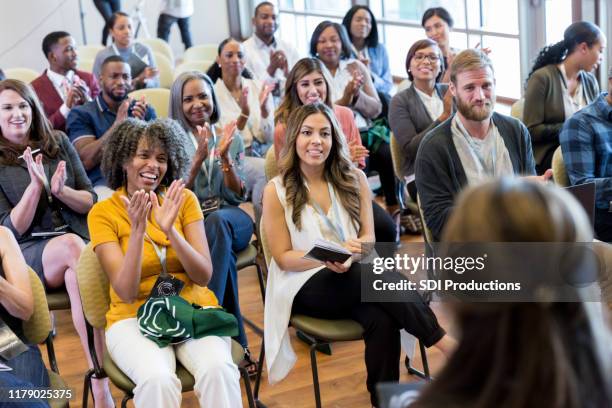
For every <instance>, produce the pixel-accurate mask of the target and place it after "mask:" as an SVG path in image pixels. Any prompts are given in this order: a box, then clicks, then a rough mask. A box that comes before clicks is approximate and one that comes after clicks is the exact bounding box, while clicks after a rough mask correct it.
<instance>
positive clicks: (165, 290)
mask: <svg viewBox="0 0 612 408" xmlns="http://www.w3.org/2000/svg"><path fill="white" fill-rule="evenodd" d="M183 286H185V282H183V281H182V280H180V279H177V278H175V277H174V276H164V277H162V276H160V277H158V278H157V281H155V285H154V286H153V289H152V290H151V294H150V295H149V297H167V296H178V295H179V293H181V290H183Z"/></svg>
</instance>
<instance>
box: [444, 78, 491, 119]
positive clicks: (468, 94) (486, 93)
mask: <svg viewBox="0 0 612 408" xmlns="http://www.w3.org/2000/svg"><path fill="white" fill-rule="evenodd" d="M449 89H450V90H451V92H452V93H453V96H454V97H455V101H456V102H457V110H458V111H459V113H460V114H461V115H463V116H464V117H465V118H466V119H468V120H473V121H477V122H482V121H485V120H488V119H489V118H490V117H491V115H492V114H493V108H494V107H495V79H494V78H493V71H491V68H489V67H488V66H487V67H484V68H478V69H472V70H466V71H463V72H459V73H457V78H456V80H455V82H451V84H450V88H449Z"/></svg>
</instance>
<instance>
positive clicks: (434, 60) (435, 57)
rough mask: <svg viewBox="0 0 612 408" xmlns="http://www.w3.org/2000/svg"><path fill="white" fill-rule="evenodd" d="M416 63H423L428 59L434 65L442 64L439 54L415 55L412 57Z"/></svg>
mask: <svg viewBox="0 0 612 408" xmlns="http://www.w3.org/2000/svg"><path fill="white" fill-rule="evenodd" d="M412 58H413V59H414V60H415V61H416V62H423V61H424V60H425V59H428V60H429V62H431V63H432V64H436V63H438V62H440V57H439V56H438V55H437V54H414V57H412Z"/></svg>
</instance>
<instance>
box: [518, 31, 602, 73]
mask: <svg viewBox="0 0 612 408" xmlns="http://www.w3.org/2000/svg"><path fill="white" fill-rule="evenodd" d="M601 36H602V33H601V30H600V29H599V27H597V26H596V25H595V24H593V23H589V22H588V21H577V22H575V23H573V24H571V25H570V26H569V27H567V28H566V29H565V31H564V32H563V40H561V41H559V42H557V43H555V44H552V45H547V46H546V47H544V48H542V50H540V53H539V54H538V56H537V57H536V60H535V62H534V63H533V68H531V72H529V76H527V80H529V78H530V77H531V74H533V73H534V72H535V71H537V70H538V69H540V68H542V67H545V66H547V65H550V64H559V63H560V62H561V61H563V60H564V59H565V58H566V57H567V56H568V55H570V54H571V53H572V52H574V49H575V48H576V47H577V46H578V45H579V44H582V43H586V44H587V45H588V46H589V48H591V47H592V46H593V45H594V44H595V43H597V42H598V41H599V39H600V38H601Z"/></svg>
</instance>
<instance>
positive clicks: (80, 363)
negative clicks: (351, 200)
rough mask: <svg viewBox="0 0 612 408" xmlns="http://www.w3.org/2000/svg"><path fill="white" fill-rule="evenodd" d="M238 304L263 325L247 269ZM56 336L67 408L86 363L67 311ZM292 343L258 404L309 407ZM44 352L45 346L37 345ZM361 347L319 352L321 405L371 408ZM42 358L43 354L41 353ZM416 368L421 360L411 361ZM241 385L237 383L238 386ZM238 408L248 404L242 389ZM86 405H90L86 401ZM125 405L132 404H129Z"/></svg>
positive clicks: (298, 348) (305, 363) (187, 398)
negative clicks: (288, 361) (289, 357)
mask: <svg viewBox="0 0 612 408" xmlns="http://www.w3.org/2000/svg"><path fill="white" fill-rule="evenodd" d="M415 239H418V238H415V237H409V236H404V237H402V241H410V240H415ZM239 287H240V303H241V307H242V311H243V314H244V315H245V316H246V317H248V318H249V319H251V320H252V321H253V322H255V323H256V324H257V325H260V326H261V327H263V304H262V301H261V295H260V293H259V286H258V284H257V274H256V271H255V268H252V267H251V268H246V269H244V270H241V271H240V272H239ZM434 309H435V310H436V313H437V314H438V316H439V318H440V320H441V323H442V324H443V325H445V323H448V322H447V318H446V316H445V315H446V314H445V313H444V312H442V311H440V310H438V309H439V308H436V307H435V306H434ZM55 321H56V329H57V330H56V331H57V336H56V337H55V340H54V345H55V349H56V354H57V359H58V365H59V369H60V374H61V375H62V377H63V378H64V380H65V381H66V382H67V383H68V385H69V386H70V387H71V388H72V389H73V391H74V395H76V398H75V399H73V400H71V401H70V405H71V407H81V399H82V395H83V375H84V374H85V371H86V370H87V366H86V362H85V361H86V360H85V356H84V353H83V350H82V348H81V344H80V342H79V338H78V336H77V334H76V331H75V330H74V327H73V326H72V320H71V317H70V313H69V311H68V310H65V311H59V312H55ZM247 335H248V339H249V345H250V348H251V351H252V352H253V353H254V355H255V356H256V357H257V356H259V349H260V345H261V339H260V338H259V336H257V334H255V333H254V332H253V331H251V330H250V329H249V328H247ZM292 344H293V347H294V350H295V352H296V353H297V356H298V361H297V363H296V366H295V367H294V368H293V370H292V371H291V373H290V374H289V376H288V377H287V378H286V379H285V380H283V381H282V382H280V383H278V384H275V385H269V384H268V382H267V377H266V373H265V370H264V374H263V381H262V387H261V391H260V400H261V401H262V402H263V403H265V404H266V405H267V406H268V407H270V408H273V407H278V408H280V407H294V408H298V407H313V406H314V394H313V388H312V373H311V369H310V357H309V349H308V346H307V345H306V344H304V343H302V342H301V341H299V340H298V339H297V338H296V337H295V333H292ZM42 348H43V349H44V346H42ZM363 351H364V346H363V342H361V341H353V342H345V343H335V344H334V345H333V353H332V355H331V356H327V355H325V354H321V353H318V354H317V361H318V366H319V378H320V384H321V395H322V400H323V404H324V406H325V407H347V408H348V407H351V408H353V407H370V402H369V394H368V392H367V391H366V387H365V378H366V373H365V365H364V362H363ZM43 355H44V356H45V359H46V351H45V350H43ZM428 358H429V362H430V366H431V367H432V372H433V373H435V372H437V371H438V370H439V369H440V367H441V366H442V364H444V361H445V359H444V357H443V356H441V354H440V353H439V352H438V351H437V350H435V349H430V350H429V351H428ZM398 364H400V365H401V370H400V372H401V373H402V374H401V381H404V382H410V381H417V380H418V379H417V378H415V377H413V376H411V375H409V374H408V373H407V372H406V369H405V368H404V367H403V356H402V360H401V361H398ZM415 365H416V366H417V367H419V368H420V367H421V363H420V358H419V356H417V357H416V358H415ZM241 386H242V384H241ZM112 393H113V396H114V397H115V402H116V404H117V406H119V404H120V403H121V399H122V397H123V395H122V393H121V392H120V391H119V390H118V389H116V388H115V387H114V386H112ZM243 405H244V406H245V407H246V406H248V404H247V400H246V397H245V394H244V389H243ZM89 406H93V405H92V403H91V398H90V402H89ZM129 406H133V404H132V403H131V402H130V404H129ZM182 406H184V407H197V406H198V403H197V399H196V398H195V396H194V394H193V393H185V394H183V404H182Z"/></svg>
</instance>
